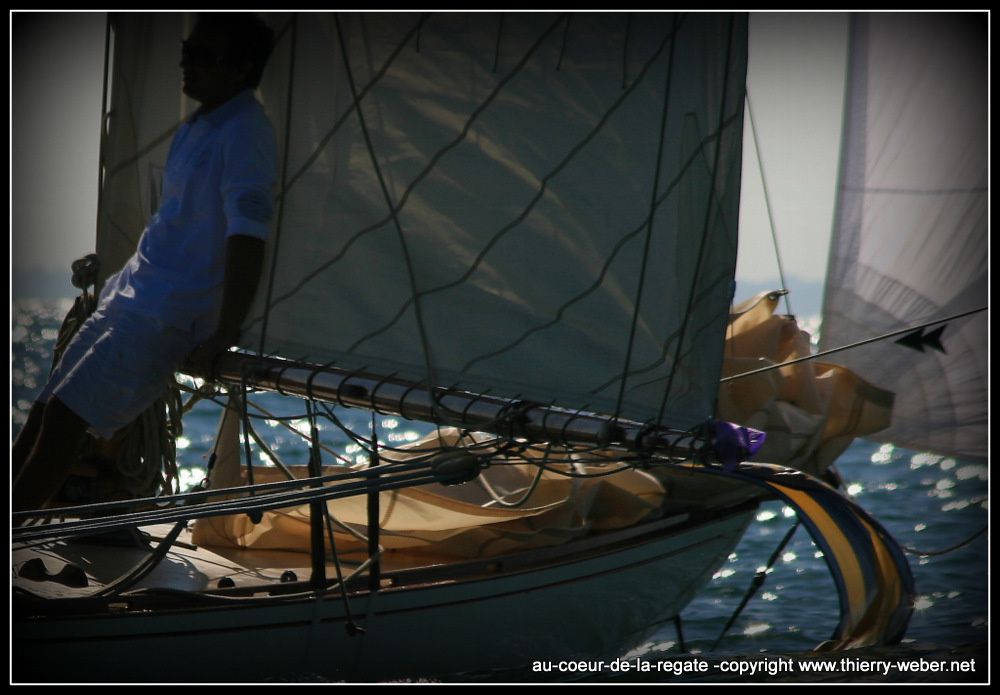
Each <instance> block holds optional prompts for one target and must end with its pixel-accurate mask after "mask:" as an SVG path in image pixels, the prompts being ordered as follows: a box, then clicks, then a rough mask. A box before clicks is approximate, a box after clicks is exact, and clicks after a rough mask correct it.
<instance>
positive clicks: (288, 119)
mask: <svg viewBox="0 0 1000 695" xmlns="http://www.w3.org/2000/svg"><path fill="white" fill-rule="evenodd" d="M298 18H299V16H298V14H295V15H293V16H292V20H291V32H292V35H291V38H290V39H289V41H290V43H291V46H290V47H289V49H288V52H289V58H288V86H287V90H288V91H287V96H286V100H285V141H284V149H285V151H284V153H283V155H282V161H281V190H282V192H284V191H285V187H286V184H287V182H288V159H289V151H290V150H291V149H292V148H291V139H292V93H293V91H294V90H293V87H294V85H295V53H296V50H297V48H298V28H299V22H298ZM284 219H285V195H284V193H282V195H281V196H280V198H279V200H278V219H277V221H276V223H275V230H274V249H273V251H272V252H271V272H270V274H269V275H268V278H267V296H266V298H265V300H264V316H263V324H262V325H261V329H260V347H259V348H258V350H257V354H258V355H263V354H264V344H265V341H266V339H267V324H268V321H269V319H270V317H271V308H272V304H271V297H272V295H273V294H274V278H275V275H276V273H277V267H278V249H279V246H280V242H281V231H282V229H283V223H284Z"/></svg>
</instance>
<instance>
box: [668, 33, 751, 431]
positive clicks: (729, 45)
mask: <svg viewBox="0 0 1000 695" xmlns="http://www.w3.org/2000/svg"><path fill="white" fill-rule="evenodd" d="M735 22H736V20H735V19H734V18H733V17H730V18H729V34H728V36H727V37H726V59H725V62H724V63H723V64H724V65H729V62H730V55H731V53H732V50H733V34H734V27H735ZM728 94H729V71H728V70H727V71H726V74H725V76H724V77H723V81H722V98H721V99H720V100H719V102H720V103H719V124H720V126H719V140H718V143H717V144H716V147H715V157H714V161H713V163H712V187H711V189H710V190H709V196H708V198H709V201H710V202H711V201H712V200H713V199H714V198H715V193H716V181H717V178H718V176H719V162H720V160H721V158H722V149H723V148H722V138H723V128H722V124H723V123H724V122H725V121H726V105H727V103H726V102H727V99H726V97H727V96H728ZM711 219H712V214H711V205H709V209H708V210H706V214H705V226H704V228H703V229H702V234H701V241H700V243H699V245H698V258H697V260H696V261H695V265H694V268H695V271H694V273H693V275H692V277H691V290H690V292H688V299H687V306H686V307H685V310H684V320H683V321H682V322H681V328H680V334H679V335H678V337H677V359H675V360H674V363H673V365H672V367H671V370H670V376H669V378H668V379H667V386H666V388H665V389H664V390H663V400H662V401H661V402H660V410H659V412H658V413H657V416H656V423H657V424H661V423H662V422H663V415H664V411H666V409H667V401H668V400H669V399H670V391H671V389H672V387H673V383H674V376H676V374H677V371H678V369H677V367H678V364H679V363H680V361H681V357H682V354H681V353H682V351H683V350H684V336H685V335H686V334H687V327H688V322H689V321H688V319H689V318H690V317H691V308H692V306H693V305H694V297H695V289H696V288H697V283H698V280H699V279H700V277H701V264H702V260H703V259H704V256H705V248H706V246H708V244H707V242H708V234H709V231H710V229H709V221H710V220H711Z"/></svg>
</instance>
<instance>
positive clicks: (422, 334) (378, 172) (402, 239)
mask: <svg viewBox="0 0 1000 695" xmlns="http://www.w3.org/2000/svg"><path fill="white" fill-rule="evenodd" d="M334 24H335V26H336V27H337V39H338V41H339V42H340V51H341V55H342V57H343V61H344V72H345V73H346V74H347V82H348V84H349V85H350V88H351V96H352V98H353V101H354V110H355V111H356V112H357V115H358V125H359V126H360V127H361V134H362V136H363V137H364V141H365V147H366V149H367V150H368V156H369V158H370V159H371V163H372V168H373V169H374V171H375V176H376V178H377V179H378V183H379V188H380V189H381V190H382V196H383V197H384V198H385V203H386V205H387V206H388V208H389V211H390V213H391V214H392V221H393V226H394V227H395V229H396V234H397V236H398V237H399V245H400V248H401V249H402V253H403V262H404V264H405V266H406V271H407V279H408V280H409V284H410V293H411V295H412V297H413V311H414V315H415V318H416V323H417V334H418V336H419V338H420V345H421V348H422V350H423V354H424V367H425V369H426V370H427V394H428V396H429V397H430V398H431V408H432V409H433V410H436V409H437V400H436V399H434V396H433V393H432V391H431V388H432V387H433V385H434V384H435V383H437V380H436V379H435V378H434V360H433V357H432V356H431V346H430V340H429V338H428V336H427V327H426V325H425V323H424V317H423V309H422V307H421V303H420V301H419V300H420V294H419V292H418V290H417V278H416V273H415V271H414V267H413V260H412V259H411V258H410V249H409V246H408V245H407V243H406V236H405V235H404V234H403V226H402V223H401V222H400V221H399V215H398V214H397V212H396V207H395V205H393V202H392V196H391V195H390V194H389V188H388V186H387V185H386V182H385V177H384V176H383V174H382V168H381V167H380V166H379V163H378V157H377V156H376V155H375V145H374V144H373V143H372V140H371V135H370V134H369V132H368V124H367V123H366V122H365V118H364V113H362V111H361V102H360V97H359V95H358V89H357V85H356V84H355V83H354V74H353V72H352V71H351V62H350V56H349V55H348V52H347V44H346V43H345V41H344V32H343V30H342V29H341V26H340V17H339V16H338V15H336V14H335V15H334Z"/></svg>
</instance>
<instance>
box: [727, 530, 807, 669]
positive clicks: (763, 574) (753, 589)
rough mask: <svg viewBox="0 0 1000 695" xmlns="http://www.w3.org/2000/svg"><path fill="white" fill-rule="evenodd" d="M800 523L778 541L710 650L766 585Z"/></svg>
mask: <svg viewBox="0 0 1000 695" xmlns="http://www.w3.org/2000/svg"><path fill="white" fill-rule="evenodd" d="M800 523H801V520H800V519H796V520H795V523H794V524H792V526H791V528H789V529H788V532H787V533H786V534H785V537H784V538H782V539H781V542H780V543H778V547H777V548H775V549H774V552H773V553H771V557H770V558H768V560H767V565H765V567H764V569H762V570H760V571H759V572H757V574H756V575H754V578H753V581H752V582H750V587H749V588H748V589H747V592H746V594H745V595H744V596H743V600H741V601H740V604H739V605H738V606H737V607H736V610H735V611H733V614H732V616H730V618H729V620H728V621H727V622H726V625H725V627H723V628H722V632H720V633H719V636H718V637H717V638H716V640H715V643H714V644H713V645H712V649H711V650H710V651H713V652H714V651H715V649H716V648H717V647H718V646H719V642H721V641H722V638H723V637H725V636H726V633H727V632H729V628H731V627H732V626H733V623H735V622H736V619H737V618H738V617H739V615H740V613H742V612H743V609H744V608H746V605H747V604H748V603H749V602H750V599H751V598H753V596H754V594H756V593H757V592H758V591H759V590H760V587H762V586H763V585H764V580H765V579H766V578H767V575H768V573H769V572H770V571H771V568H772V567H774V563H775V562H777V561H778V557H779V556H780V555H781V553H782V551H783V550H784V549H785V546H787V545H788V542H789V541H791V540H792V536H794V535H795V532H796V531H797V530H798V528H799V524H800Z"/></svg>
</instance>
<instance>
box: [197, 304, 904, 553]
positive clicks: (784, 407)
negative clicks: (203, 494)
mask: <svg viewBox="0 0 1000 695" xmlns="http://www.w3.org/2000/svg"><path fill="white" fill-rule="evenodd" d="M776 306H777V299H776V298H773V297H768V296H766V295H761V296H759V297H756V298H754V300H752V301H749V302H747V303H746V304H745V305H742V306H740V307H737V313H736V314H734V316H733V320H732V323H731V328H730V335H729V339H728V341H727V344H726V351H725V354H726V361H725V368H724V371H725V373H726V374H727V375H729V374H738V373H742V372H744V371H748V370H750V369H754V368H758V367H761V366H766V365H770V364H776V363H778V362H782V361H785V360H788V359H793V358H795V357H799V356H802V355H804V354H807V353H808V350H809V337H808V335H807V334H805V333H803V332H801V331H799V330H798V328H797V327H796V325H795V322H794V320H793V319H790V318H788V317H783V316H778V315H775V314H774V310H775V308H776ZM719 403H720V417H722V418H725V419H727V420H731V421H734V422H738V423H741V424H745V425H750V426H752V427H756V428H759V429H762V430H765V431H766V432H767V433H768V441H767V443H766V444H765V446H764V448H763V449H762V450H761V451H760V453H759V455H758V456H757V457H756V460H759V461H779V462H781V463H782V464H783V465H786V466H789V467H794V468H797V469H799V470H803V471H805V472H808V473H811V474H813V475H821V474H822V473H823V472H824V471H825V470H826V469H827V467H829V465H830V464H831V463H832V462H833V461H834V459H836V458H837V456H839V455H840V453H841V452H842V451H843V450H844V449H845V448H847V446H848V445H849V444H850V442H851V440H852V439H853V438H854V437H856V436H865V435H868V434H870V433H872V432H875V431H878V430H879V429H882V428H883V427H885V426H886V425H887V424H888V422H889V413H890V410H891V406H892V398H891V394H887V393H885V392H883V391H880V390H879V389H877V388H875V387H873V386H871V385H869V384H867V383H865V382H864V381H863V380H861V379H859V378H858V377H856V376H855V375H854V374H852V373H850V372H849V371H848V370H845V369H843V368H842V367H838V366H835V365H828V364H813V363H804V364H800V365H796V366H792V367H785V368H782V369H781V370H775V371H771V372H767V373H764V374H761V375H758V376H754V377H750V378H747V379H741V380H736V381H733V382H727V383H726V384H724V385H723V386H722V387H721V389H720V390H719ZM238 420H239V418H238V417H230V418H227V419H226V420H225V422H224V423H223V427H222V428H221V434H220V440H221V441H222V442H223V443H224V444H223V446H222V447H221V448H220V450H219V459H218V461H217V463H216V465H215V468H214V469H213V473H212V479H211V486H212V487H213V488H225V487H234V486H239V485H245V484H246V475H245V472H244V470H243V469H242V468H241V467H240V462H239V457H240V453H239V445H238V443H237V441H236V438H237V436H238V428H239V425H238ZM488 441H490V439H489V438H488V437H487V436H486V435H482V434H471V435H467V436H466V437H464V438H462V440H461V441H460V440H459V436H458V433H457V432H456V431H455V430H442V431H441V432H440V433H435V434H432V435H431V436H429V437H427V438H426V439H424V440H423V441H421V442H417V443H415V444H413V445H412V447H410V453H409V454H386V458H387V459H395V460H402V459H404V458H406V457H407V456H410V457H415V456H419V455H420V453H421V452H426V451H434V450H436V449H438V448H440V447H442V446H443V447H447V448H452V447H455V446H458V445H461V446H475V447H476V450H477V453H479V454H485V453H488V451H489V449H488V448H485V449H484V448H483V443H484V442H488ZM225 442H228V445H226V444H225ZM543 450H544V447H540V448H539V449H538V450H537V453H536V455H535V456H532V455H530V454H529V455H528V456H527V457H526V458H525V460H524V463H521V464H517V465H497V466H492V467H489V468H487V469H486V470H485V471H484V472H483V473H482V474H481V478H482V479H481V480H477V481H473V482H469V483H465V484H463V485H457V486H449V487H445V486H441V485H436V484H435V485H427V486H423V487H419V488H407V489H403V490H397V491H392V492H383V493H380V499H379V508H380V510H381V512H380V517H379V521H380V526H381V532H380V541H381V543H382V545H383V547H385V548H387V549H392V550H394V551H406V552H408V553H409V554H410V555H411V556H413V555H417V556H420V557H423V558H425V559H426V558H427V557H434V558H456V557H461V558H476V557H492V556H495V555H501V554H503V553H506V552H511V551H515V550H526V549H528V548H533V547H544V546H549V545H554V544H558V543H562V542H564V541H566V540H570V539H572V538H578V537H580V536H583V535H586V534H588V533H592V532H595V531H606V530H612V529H617V528H626V527H628V526H631V525H633V524H635V523H637V522H639V521H642V520H644V519H652V518H656V517H657V516H659V515H663V514H668V513H674V512H683V511H686V510H690V509H711V508H713V507H715V506H723V505H727V504H735V503H738V502H741V501H746V500H748V499H751V498H752V497H754V496H756V495H757V494H759V493H758V489H757V488H756V487H753V486H747V485H746V484H745V483H742V482H740V481H738V480H725V479H718V478H710V477H706V476H700V475H694V474H692V473H691V472H690V471H685V470H682V469H676V468H652V469H650V471H649V472H645V471H638V470H635V469H633V468H629V469H626V470H623V471H621V472H618V473H615V474H614V475H609V476H603V477H595V478H589V479H580V478H569V477H566V476H563V475H559V474H558V473H556V472H549V471H546V472H544V473H543V474H542V476H541V479H540V480H539V482H538V484H537V486H536V487H535V488H534V490H533V491H532V490H531V487H532V484H533V482H534V479H535V476H536V475H537V473H538V468H537V467H536V466H535V465H533V462H532V459H533V458H537V456H540V455H541V452H542V451H543ZM615 456H616V454H615V453H613V452H607V453H605V459H606V464H604V465H603V466H597V465H594V462H593V459H594V453H593V452H589V453H588V454H587V457H586V458H587V461H588V463H587V465H581V464H580V463H574V462H573V457H572V456H569V455H565V454H564V455H562V456H556V457H554V458H552V457H551V456H550V457H549V460H548V463H549V464H551V465H552V467H553V468H556V469H559V470H563V471H566V470H569V471H572V472H576V473H587V472H591V473H596V472H602V471H606V470H609V469H617V468H621V463H620V462H618V461H616V458H615ZM327 472H333V470H332V469H330V470H328V471H327ZM306 475H307V474H306V472H305V471H304V470H302V469H298V471H297V477H306ZM282 479H284V476H283V475H282V474H280V473H279V472H278V471H277V469H275V468H263V467H257V468H255V473H254V480H255V482H258V483H260V482H270V481H275V480H282ZM483 481H485V482H486V483H487V484H488V485H489V486H490V487H491V488H493V491H494V492H495V493H498V494H500V495H501V496H502V497H503V499H505V500H506V501H514V500H521V498H524V500H523V504H521V505H519V506H517V507H514V508H505V507H502V506H500V505H498V504H497V503H496V501H495V499H494V497H493V495H491V494H489V492H488V491H487V489H486V486H485V485H484V482H483ZM529 491H530V494H527V493H528V492H529ZM526 494H527V496H526ZM328 509H329V511H330V513H331V515H332V516H333V517H334V518H335V519H337V520H338V522H340V524H342V525H345V526H348V527H350V528H351V529H352V530H353V531H354V532H355V534H354V535H352V534H351V533H348V532H346V531H344V528H343V526H339V527H338V528H339V529H340V530H339V531H338V532H337V534H336V541H337V547H338V549H340V550H341V551H346V552H350V551H357V552H361V553H363V552H367V546H366V544H365V543H364V541H363V540H362V536H363V535H364V534H365V533H366V530H367V523H368V516H367V513H368V512H367V500H366V498H365V496H363V495H359V496H356V497H352V498H347V499H341V500H332V501H330V502H328ZM358 534H360V535H358ZM194 540H195V542H196V543H199V544H202V545H209V546H222V547H240V548H248V549H254V550H298V551H302V552H307V551H308V549H309V544H310V540H309V508H308V506H307V505H303V506H300V507H297V508H294V509H288V510H281V511H278V512H267V513H265V514H264V518H263V520H262V522H261V523H259V524H254V523H252V522H251V521H250V519H249V517H248V516H247V515H245V514H241V515H234V516H227V517H216V518H209V519H199V520H198V521H197V522H196V524H195V535H194Z"/></svg>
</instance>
